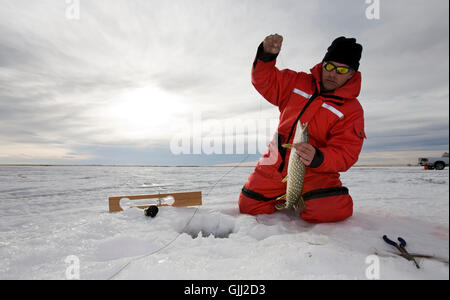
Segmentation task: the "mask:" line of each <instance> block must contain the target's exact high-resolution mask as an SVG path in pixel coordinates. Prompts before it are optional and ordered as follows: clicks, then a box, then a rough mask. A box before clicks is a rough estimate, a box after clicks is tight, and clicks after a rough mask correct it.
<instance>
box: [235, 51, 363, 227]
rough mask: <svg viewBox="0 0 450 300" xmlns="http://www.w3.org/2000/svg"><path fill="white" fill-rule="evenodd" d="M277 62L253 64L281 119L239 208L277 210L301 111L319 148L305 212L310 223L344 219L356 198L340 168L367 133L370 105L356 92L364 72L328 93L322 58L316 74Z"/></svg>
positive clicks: (309, 173) (255, 80)
mask: <svg viewBox="0 0 450 300" xmlns="http://www.w3.org/2000/svg"><path fill="white" fill-rule="evenodd" d="M275 63H276V60H273V61H269V62H264V61H262V60H259V59H258V58H256V59H255V62H254V64H253V69H252V84H253V86H254V87H255V88H256V90H257V91H258V92H259V93H260V94H261V95H262V96H263V97H264V98H265V99H267V100H268V101H269V102H270V103H272V104H273V105H276V106H278V109H279V111H280V120H279V125H278V129H277V133H276V135H275V137H274V139H273V140H272V141H271V143H270V144H269V146H268V149H267V150H266V152H265V153H264V155H263V156H262V158H261V159H260V161H259V162H258V164H257V165H256V168H255V170H254V172H253V173H252V174H251V175H250V177H249V178H248V181H247V182H246V183H245V185H244V187H243V189H242V192H241V194H240V196H239V209H240V211H241V213H246V214H251V215H258V214H271V213H274V212H275V211H276V209H275V204H276V202H277V201H276V198H277V197H279V196H281V195H284V194H285V193H286V183H283V182H281V180H282V179H283V178H284V177H285V176H286V175H287V169H288V168H287V164H288V162H289V154H290V151H291V150H290V149H285V148H282V147H281V145H282V144H286V143H291V142H292V140H293V137H294V134H295V127H296V124H297V120H298V118H299V117H300V119H299V120H300V122H302V124H303V123H306V122H308V123H309V125H308V131H309V143H310V144H311V145H312V146H314V147H315V148H316V156H315V157H314V160H313V163H312V164H311V166H310V167H307V168H306V174H305V182H304V186H303V192H302V194H303V198H304V200H305V205H306V208H305V210H304V211H303V212H302V213H301V214H300V216H301V218H302V219H304V220H305V221H307V222H310V223H323V222H337V221H341V220H344V219H346V218H348V217H350V216H351V215H352V214H353V201H352V198H351V196H350V194H349V192H348V189H347V188H346V187H343V186H342V183H341V181H340V179H339V177H340V175H339V172H345V171H347V170H348V169H349V168H350V167H351V166H353V165H354V164H355V163H356V162H357V160H358V157H359V154H360V152H361V149H362V146H363V141H364V139H365V138H366V135H365V133H364V111H363V108H362V107H361V104H360V103H359V101H358V100H357V98H356V97H358V95H359V93H360V90H361V73H360V72H356V73H355V74H354V76H353V77H352V78H351V79H350V80H349V81H348V82H347V83H346V84H345V85H344V86H342V87H340V88H338V89H336V90H335V91H334V92H333V93H332V94H322V93H321V90H320V88H321V87H320V81H321V76H322V63H319V64H317V65H316V66H315V67H314V68H312V69H311V74H307V73H304V72H295V71H292V70H289V69H286V70H282V71H280V70H278V69H277V68H276V67H275ZM308 102H309V103H308ZM305 107H306V108H305ZM300 114H301V116H300ZM294 151H295V150H294Z"/></svg>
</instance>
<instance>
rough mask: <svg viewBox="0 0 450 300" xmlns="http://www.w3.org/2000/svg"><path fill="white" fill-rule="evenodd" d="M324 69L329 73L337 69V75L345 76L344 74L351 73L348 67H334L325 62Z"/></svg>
mask: <svg viewBox="0 0 450 300" xmlns="http://www.w3.org/2000/svg"><path fill="white" fill-rule="evenodd" d="M323 67H324V68H325V70H327V71H328V72H331V71H333V70H334V69H336V73H338V74H341V75H344V74H347V73H348V72H350V68H348V67H338V66H335V65H333V64H332V63H330V62H324V63H323Z"/></svg>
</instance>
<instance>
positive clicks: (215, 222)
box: [0, 166, 449, 279]
mask: <svg viewBox="0 0 450 300" xmlns="http://www.w3.org/2000/svg"><path fill="white" fill-rule="evenodd" d="M252 170H253V168H251V167H239V168H233V169H232V168H231V167H62V166H53V167H0V215H1V218H0V257H1V260H0V279H66V270H68V269H67V268H69V267H71V266H73V264H72V263H73V261H69V260H67V258H68V257H69V258H71V257H72V256H76V258H78V259H79V266H80V272H79V274H80V278H81V279H335V278H336V279H354V278H356V279H366V278H367V276H366V275H367V274H366V273H367V270H371V269H370V268H371V267H373V266H374V265H373V257H372V256H371V255H373V254H374V253H375V252H376V253H378V254H379V256H376V259H378V262H379V264H378V266H379V268H378V271H379V273H378V274H379V278H380V279H448V278H449V267H448V263H443V262H441V261H436V260H428V259H422V260H419V263H420V266H421V269H417V268H416V267H415V266H414V264H413V263H412V262H409V261H406V260H405V259H403V258H401V257H398V256H395V255H392V254H391V253H389V251H395V249H394V248H393V247H391V246H389V245H387V244H385V243H384V242H383V240H382V239H381V237H382V236H383V235H384V234H387V235H388V236H390V237H391V238H395V239H396V238H397V237H398V236H402V237H403V238H405V239H406V241H407V242H408V246H407V249H408V250H409V251H410V252H414V253H421V254H432V255H435V256H439V257H442V258H445V259H446V260H448V253H449V240H448V237H449V200H448V199H449V172H448V169H447V168H446V169H445V170H444V171H425V170H423V169H422V168H421V167H354V168H352V169H351V170H350V171H349V172H347V173H343V174H342V176H341V177H342V181H343V183H344V185H345V186H347V187H348V188H349V189H350V193H351V195H352V197H353V200H354V215H353V217H352V218H350V219H348V220H346V221H344V222H341V223H333V224H318V225H312V224H308V223H306V222H304V221H303V220H301V219H300V218H299V217H298V216H297V215H296V214H295V213H293V212H290V211H283V212H277V213H275V214H273V215H261V216H258V217H254V216H249V215H241V214H240V213H239V209H238V206H237V200H238V196H239V192H240V189H241V188H242V185H243V184H244V183H245V181H246V180H247V177H248V176H249V175H250V173H251V172H252ZM183 191H202V193H203V206H201V207H198V208H195V207H189V208H173V207H165V208H161V209H160V211H159V213H158V215H157V216H156V217H155V218H153V219H151V218H147V217H145V216H144V215H143V212H142V211H141V210H139V209H128V210H126V211H124V212H121V213H116V214H110V213H108V197H110V196H122V195H139V194H152V193H159V192H160V193H165V192H183Z"/></svg>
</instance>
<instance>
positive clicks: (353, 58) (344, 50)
mask: <svg viewBox="0 0 450 300" xmlns="http://www.w3.org/2000/svg"><path fill="white" fill-rule="evenodd" d="M362 50H363V47H362V46H361V45H360V44H358V43H357V42H356V39H354V38H346V37H345V36H341V37H338V38H337V39H335V40H334V41H333V43H332V44H331V46H330V47H328V52H327V54H326V55H325V57H324V58H323V61H335V62H338V63H341V64H346V65H348V66H349V67H351V68H352V69H354V70H356V71H358V68H359V60H360V59H361V53H362Z"/></svg>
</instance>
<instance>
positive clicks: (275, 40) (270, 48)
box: [263, 33, 283, 54]
mask: <svg viewBox="0 0 450 300" xmlns="http://www.w3.org/2000/svg"><path fill="white" fill-rule="evenodd" d="M282 43H283V37H282V36H281V35H279V34H276V33H275V34H271V35H269V36H267V37H266V38H265V39H264V43H263V45H264V52H266V53H271V54H278V53H280V50H281V44H282Z"/></svg>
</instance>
